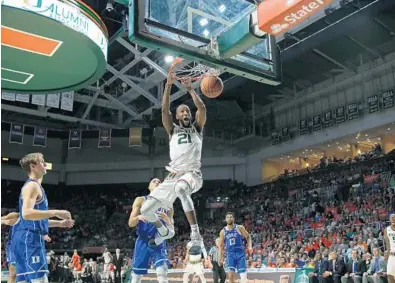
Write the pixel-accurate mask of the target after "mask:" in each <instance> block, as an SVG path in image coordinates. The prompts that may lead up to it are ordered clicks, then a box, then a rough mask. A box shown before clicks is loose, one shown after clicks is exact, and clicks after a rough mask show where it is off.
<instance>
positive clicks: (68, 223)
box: [59, 219, 74, 228]
mask: <svg viewBox="0 0 395 283" xmlns="http://www.w3.org/2000/svg"><path fill="white" fill-rule="evenodd" d="M73 226H74V220H73V219H64V220H62V221H61V222H60V225H59V227H61V228H71V227H73Z"/></svg>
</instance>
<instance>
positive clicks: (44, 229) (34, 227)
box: [18, 179, 49, 235]
mask: <svg viewBox="0 0 395 283" xmlns="http://www.w3.org/2000/svg"><path fill="white" fill-rule="evenodd" d="M28 182H36V183H37V181H36V180H32V179H28V180H27V181H26V182H25V184H24V185H23V187H24V186H25V185H26V184H27V183H28ZM37 184H38V183H37ZM38 185H39V186H40V188H41V194H42V198H41V199H39V200H37V201H36V204H35V205H34V209H37V210H48V200H47V195H46V194H45V191H44V189H43V187H42V186H41V185H40V184H38ZM23 187H22V190H23ZM22 206H23V198H22V191H21V194H20V196H19V214H20V215H21V218H20V221H19V223H18V230H27V231H31V232H34V233H39V234H41V235H47V234H48V230H49V221H48V219H42V220H25V219H23V217H22Z"/></svg>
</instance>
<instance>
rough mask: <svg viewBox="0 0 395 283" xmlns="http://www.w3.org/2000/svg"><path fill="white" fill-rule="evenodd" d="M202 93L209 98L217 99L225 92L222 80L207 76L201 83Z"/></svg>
mask: <svg viewBox="0 0 395 283" xmlns="http://www.w3.org/2000/svg"><path fill="white" fill-rule="evenodd" d="M200 89H201V90H202V93H203V94H204V95H205V96H207V97H209V98H216V97H218V96H219V95H221V93H222V91H223V90H224V84H223V83H222V80H221V79H220V78H219V77H217V76H206V77H204V78H203V80H202V81H201V83H200Z"/></svg>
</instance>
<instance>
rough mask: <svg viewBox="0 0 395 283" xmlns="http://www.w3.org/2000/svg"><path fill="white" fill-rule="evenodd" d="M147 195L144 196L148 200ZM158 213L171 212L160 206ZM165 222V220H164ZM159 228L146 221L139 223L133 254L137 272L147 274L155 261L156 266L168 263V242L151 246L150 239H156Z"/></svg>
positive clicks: (133, 265) (134, 266)
mask: <svg viewBox="0 0 395 283" xmlns="http://www.w3.org/2000/svg"><path fill="white" fill-rule="evenodd" d="M146 199H147V197H144V200H146ZM156 212H157V213H161V212H163V213H166V214H167V215H168V214H169V212H170V210H169V209H166V208H159V209H158V210H157V211H156ZM162 223H163V221H162ZM157 232H158V230H157V229H156V227H155V226H154V225H153V224H152V223H149V222H147V223H144V222H142V221H139V223H138V224H137V231H136V233H137V235H138V237H137V239H136V243H135V246H134V255H133V263H132V270H133V272H134V273H135V274H139V275H141V274H147V273H148V269H149V268H150V266H151V264H150V263H153V264H154V266H155V268H157V267H159V266H161V265H163V264H165V265H167V263H168V259H167V252H166V242H163V243H162V244H160V245H159V246H157V247H150V246H149V244H148V243H149V240H150V239H154V238H155V235H156V233H157Z"/></svg>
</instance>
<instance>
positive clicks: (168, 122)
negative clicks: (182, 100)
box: [162, 67, 174, 136]
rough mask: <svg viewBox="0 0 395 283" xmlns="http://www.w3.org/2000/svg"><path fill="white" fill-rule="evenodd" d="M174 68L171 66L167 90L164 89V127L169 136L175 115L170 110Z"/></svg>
mask: <svg viewBox="0 0 395 283" xmlns="http://www.w3.org/2000/svg"><path fill="white" fill-rule="evenodd" d="M173 68H174V67H170V70H169V75H168V77H167V82H166V86H165V90H164V91H163V98H162V124H163V127H164V128H165V129H166V132H167V134H168V135H169V136H171V134H172V133H173V127H174V126H173V116H172V115H171V111H170V91H171V86H172V85H173V82H174V73H173Z"/></svg>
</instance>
